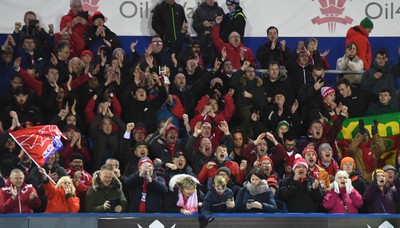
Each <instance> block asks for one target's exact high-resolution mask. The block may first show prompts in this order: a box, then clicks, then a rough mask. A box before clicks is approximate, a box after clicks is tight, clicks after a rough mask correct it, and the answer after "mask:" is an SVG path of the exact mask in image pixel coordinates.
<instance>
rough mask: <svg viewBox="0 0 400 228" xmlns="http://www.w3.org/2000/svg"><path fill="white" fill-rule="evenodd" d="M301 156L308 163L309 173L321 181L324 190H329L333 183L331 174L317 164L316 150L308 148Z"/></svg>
mask: <svg viewBox="0 0 400 228" xmlns="http://www.w3.org/2000/svg"><path fill="white" fill-rule="evenodd" d="M301 154H302V157H303V158H304V159H305V160H306V161H307V165H308V170H307V173H308V174H309V175H310V176H312V177H313V178H315V179H317V180H319V181H320V183H321V187H322V188H324V189H326V188H329V184H330V182H331V181H330V178H329V174H328V173H327V172H326V171H325V169H324V168H322V167H321V166H319V165H317V164H316V163H317V158H318V155H317V152H315V150H314V149H312V148H306V149H304V150H303V152H302V153H301Z"/></svg>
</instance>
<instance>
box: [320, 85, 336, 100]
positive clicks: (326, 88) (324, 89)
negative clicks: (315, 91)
mask: <svg viewBox="0 0 400 228" xmlns="http://www.w3.org/2000/svg"><path fill="white" fill-rule="evenodd" d="M332 93H335V90H334V89H332V88H331V87H329V86H324V87H322V88H321V96H322V100H324V99H325V98H326V97H327V96H329V95H330V94H332Z"/></svg>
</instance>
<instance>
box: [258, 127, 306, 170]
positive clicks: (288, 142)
mask: <svg viewBox="0 0 400 228" xmlns="http://www.w3.org/2000/svg"><path fill="white" fill-rule="evenodd" d="M265 135H266V137H267V138H268V140H269V141H271V142H272V143H273V145H274V146H275V150H276V151H273V152H272V153H271V155H270V157H271V159H272V161H273V162H274V165H275V167H276V168H275V170H276V171H277V172H278V174H279V176H280V177H284V176H289V175H290V173H291V171H292V167H293V162H294V159H295V158H294V157H295V155H296V154H297V153H298V151H297V148H296V135H295V134H294V133H292V132H285V133H284V135H283V141H284V142H283V144H281V143H279V142H278V141H277V140H276V139H275V137H274V135H272V134H271V133H270V132H267V133H265Z"/></svg>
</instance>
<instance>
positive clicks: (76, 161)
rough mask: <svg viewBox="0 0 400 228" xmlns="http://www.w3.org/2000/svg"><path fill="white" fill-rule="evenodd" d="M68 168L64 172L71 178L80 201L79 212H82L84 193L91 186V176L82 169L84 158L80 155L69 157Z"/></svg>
mask: <svg viewBox="0 0 400 228" xmlns="http://www.w3.org/2000/svg"><path fill="white" fill-rule="evenodd" d="M70 160H71V162H70V163H69V165H70V167H69V168H67V169H66V170H65V171H66V172H67V174H68V175H69V176H70V177H71V178H72V180H73V183H74V186H75V188H76V195H77V196H78V197H79V199H80V205H81V207H80V208H81V212H82V211H84V208H85V206H84V203H85V196H86V192H87V191H88V190H89V188H90V186H92V175H90V174H89V173H88V172H86V171H85V170H84V169H83V163H84V158H83V156H82V155H81V154H78V153H75V154H72V155H71V157H70Z"/></svg>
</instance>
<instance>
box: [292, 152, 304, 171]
mask: <svg viewBox="0 0 400 228" xmlns="http://www.w3.org/2000/svg"><path fill="white" fill-rule="evenodd" d="M294 158H295V160H294V162H293V168H292V170H293V171H294V170H295V169H296V167H297V166H298V165H304V166H305V167H306V168H307V169H308V164H307V161H306V160H304V158H302V157H301V155H300V154H296V155H295V156H294Z"/></svg>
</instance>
